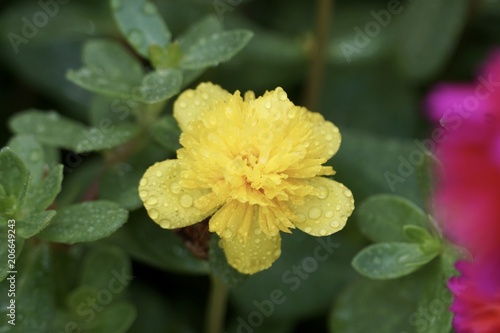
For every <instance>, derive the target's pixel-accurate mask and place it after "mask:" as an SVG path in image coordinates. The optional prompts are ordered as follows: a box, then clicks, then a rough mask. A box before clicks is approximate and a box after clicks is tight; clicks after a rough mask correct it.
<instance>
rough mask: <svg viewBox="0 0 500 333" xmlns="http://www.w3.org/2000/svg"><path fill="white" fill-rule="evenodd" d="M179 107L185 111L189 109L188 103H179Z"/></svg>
mask: <svg viewBox="0 0 500 333" xmlns="http://www.w3.org/2000/svg"><path fill="white" fill-rule="evenodd" d="M179 107H180V108H181V109H185V108H186V107H187V103H186V102H180V103H179Z"/></svg>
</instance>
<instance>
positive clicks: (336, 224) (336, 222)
mask: <svg viewBox="0 0 500 333" xmlns="http://www.w3.org/2000/svg"><path fill="white" fill-rule="evenodd" d="M339 225H340V224H339V222H338V221H332V222H330V226H331V227H332V228H338V227H339Z"/></svg>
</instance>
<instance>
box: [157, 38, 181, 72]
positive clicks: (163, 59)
mask: <svg viewBox="0 0 500 333" xmlns="http://www.w3.org/2000/svg"><path fill="white" fill-rule="evenodd" d="M181 58H182V51H181V48H180V46H179V43H178V42H173V43H172V44H170V45H169V46H168V47H167V48H163V47H160V46H158V45H152V46H151V47H150V48H149V59H150V61H151V65H153V67H154V68H155V69H158V70H161V69H171V68H177V67H179V62H180V60H181Z"/></svg>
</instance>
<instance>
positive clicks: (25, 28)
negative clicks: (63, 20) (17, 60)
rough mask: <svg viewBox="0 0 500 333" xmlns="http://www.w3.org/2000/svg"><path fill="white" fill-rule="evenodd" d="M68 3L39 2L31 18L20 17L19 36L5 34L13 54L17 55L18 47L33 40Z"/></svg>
mask: <svg viewBox="0 0 500 333" xmlns="http://www.w3.org/2000/svg"><path fill="white" fill-rule="evenodd" d="M68 2H70V0H39V1H38V2H37V4H38V6H39V7H40V10H38V11H36V12H35V13H33V15H32V16H31V17H27V16H23V17H21V19H20V21H21V23H22V27H21V31H20V33H21V34H17V33H15V32H12V31H11V32H9V33H8V34H7V38H8V39H9V42H10V45H11V46H12V49H13V50H14V52H15V53H16V54H17V53H19V46H20V45H21V44H28V43H29V41H30V40H32V39H33V38H35V36H36V35H38V32H39V31H40V29H42V28H43V27H45V26H46V25H47V23H49V21H50V19H51V18H53V17H54V16H56V15H57V14H58V13H59V10H60V7H61V5H65V4H67V3H68Z"/></svg>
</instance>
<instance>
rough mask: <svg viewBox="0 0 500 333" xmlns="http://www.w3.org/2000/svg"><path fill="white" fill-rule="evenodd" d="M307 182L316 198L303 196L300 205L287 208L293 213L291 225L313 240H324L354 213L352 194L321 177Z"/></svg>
mask: <svg viewBox="0 0 500 333" xmlns="http://www.w3.org/2000/svg"><path fill="white" fill-rule="evenodd" d="M308 182H309V185H311V186H313V187H314V188H315V192H314V193H315V194H312V195H308V196H306V197H305V198H304V204H303V205H300V206H293V205H290V209H291V210H292V211H293V212H294V213H295V218H294V219H293V221H292V222H293V223H294V224H295V226H296V227H297V228H299V229H300V230H302V231H304V232H306V233H308V234H310V235H313V236H327V235H331V234H333V233H334V232H337V231H339V230H341V229H342V228H343V227H344V226H345V224H346V221H347V218H348V217H349V216H350V215H351V214H352V211H353V210H354V199H353V197H352V193H351V191H350V190H349V189H348V188H347V187H345V186H344V185H343V184H341V183H338V182H336V181H334V180H331V179H328V178H324V177H315V178H313V179H311V180H309V181H308Z"/></svg>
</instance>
